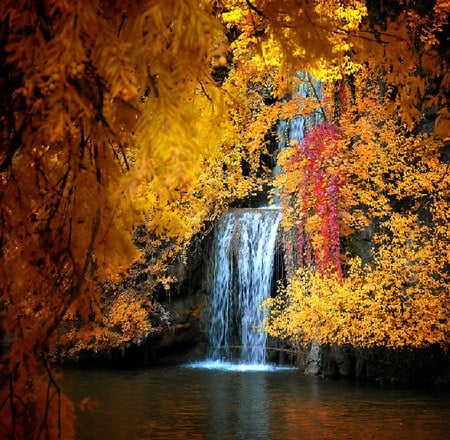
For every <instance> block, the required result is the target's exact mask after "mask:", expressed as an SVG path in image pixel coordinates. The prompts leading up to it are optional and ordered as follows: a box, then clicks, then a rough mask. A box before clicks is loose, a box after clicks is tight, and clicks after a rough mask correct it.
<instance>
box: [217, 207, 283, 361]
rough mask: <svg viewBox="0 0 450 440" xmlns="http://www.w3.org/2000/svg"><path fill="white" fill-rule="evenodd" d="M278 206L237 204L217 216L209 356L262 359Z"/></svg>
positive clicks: (278, 218)
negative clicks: (266, 303)
mask: <svg viewBox="0 0 450 440" xmlns="http://www.w3.org/2000/svg"><path fill="white" fill-rule="evenodd" d="M280 218H281V214H280V212H279V210H278V209H269V208H256V209H235V210H231V211H229V212H228V213H226V214H224V215H223V216H222V217H221V219H220V220H219V222H218V224H217V226H216V230H215V237H214V246H213V253H212V261H211V267H210V277H211V285H212V289H211V295H212V297H211V323H210V328H209V332H210V333H209V343H210V358H211V359H212V360H228V361H231V360H233V361H238V362H239V363H245V364H264V362H265V357H266V341H267V335H266V333H265V331H264V328H263V323H264V317H265V316H264V311H263V310H262V309H261V304H262V302H263V301H264V300H265V299H267V298H268V297H269V295H270V290H271V285H272V274H273V262H274V254H275V246H276V237H277V232H278V225H279V222H280Z"/></svg>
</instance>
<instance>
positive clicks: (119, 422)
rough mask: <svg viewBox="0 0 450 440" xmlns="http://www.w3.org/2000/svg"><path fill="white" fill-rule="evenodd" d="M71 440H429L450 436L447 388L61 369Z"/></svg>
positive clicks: (278, 374) (285, 376) (290, 375)
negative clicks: (73, 405) (85, 402)
mask: <svg viewBox="0 0 450 440" xmlns="http://www.w3.org/2000/svg"><path fill="white" fill-rule="evenodd" d="M63 386H64V388H65V389H66V391H67V393H68V394H69V395H70V396H71V397H72V398H73V399H74V400H75V401H77V402H80V401H81V399H82V398H83V397H84V396H86V395H89V396H91V397H93V398H94V399H97V400H98V401H99V406H98V407H97V408H96V409H95V411H94V412H93V413H79V414H78V420H77V423H76V428H77V439H78V440H87V439H105V440H106V439H108V440H128V439H130V440H135V439H137V440H139V439H142V440H144V439H145V440H147V439H148V440H150V439H162V440H164V439H174V440H176V439H190V440H191V439H194V440H195V439H245V440H252V439H283V440H286V439H383V440H385V439H386V440H391V439H392V440H394V439H395V440H403V439H404V440H410V439H419V440H422V439H423V440H426V439H430V440H436V439H445V438H448V436H449V432H450V420H449V419H450V391H449V390H419V391H412V390H406V389H393V388H379V387H376V386H362V385H350V384H346V383H343V382H332V381H328V382H325V381H323V380H322V379H320V378H316V377H305V376H302V375H301V374H300V373H299V372H297V371H292V370H291V371H269V372H230V371H217V370H201V369H188V368H167V369H151V370H132V371H123V370H122V371H116V370H68V371H66V372H65V375H64V385H63Z"/></svg>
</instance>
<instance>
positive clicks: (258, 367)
mask: <svg viewBox="0 0 450 440" xmlns="http://www.w3.org/2000/svg"><path fill="white" fill-rule="evenodd" d="M184 367H186V368H192V369H196V370H218V371H230V372H249V373H251V372H270V371H287V370H295V369H296V368H294V367H289V366H276V365H270V364H266V363H263V364H247V363H245V364H240V363H233V362H226V361H202V362H192V363H190V364H186V365H184Z"/></svg>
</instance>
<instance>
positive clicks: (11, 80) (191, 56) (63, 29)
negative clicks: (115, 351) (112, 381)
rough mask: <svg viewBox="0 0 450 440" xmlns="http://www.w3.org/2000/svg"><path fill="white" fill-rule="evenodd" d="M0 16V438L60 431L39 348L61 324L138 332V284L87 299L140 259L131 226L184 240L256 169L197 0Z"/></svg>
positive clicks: (15, 7) (12, 10)
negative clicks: (238, 137)
mask: <svg viewBox="0 0 450 440" xmlns="http://www.w3.org/2000/svg"><path fill="white" fill-rule="evenodd" d="M0 17H1V22H0V34H1V41H2V45H1V49H0V57H1V62H2V71H1V79H0V81H1V93H2V110H1V115H0V120H1V138H2V145H1V156H0V172H1V175H0V178H1V192H0V200H1V207H0V218H1V221H0V224H1V228H0V254H1V264H0V274H1V291H0V292H1V297H0V319H1V341H2V347H3V353H2V360H1V372H0V375H1V376H0V377H1V390H0V410H1V422H0V436H1V437H2V438H61V437H67V438H70V437H71V435H72V431H71V429H72V428H71V420H72V414H73V408H72V405H71V403H70V402H69V401H68V400H67V399H66V398H65V397H64V395H63V393H62V392H61V390H60V388H59V386H58V383H57V380H56V378H55V376H54V375H53V373H52V370H51V366H50V363H51V362H50V357H49V353H50V352H51V349H52V348H53V347H55V346H57V345H58V343H59V342H60V339H61V338H62V339H63V338H67V337H68V334H67V333H66V332H63V333H61V329H64V328H65V327H61V324H64V326H66V325H68V323H70V322H71V321H73V320H75V321H76V324H77V326H78V337H83V336H82V335H83V331H84V330H83V329H86V328H87V327H86V326H92V324H93V323H95V322H97V323H98V322H100V323H103V324H104V325H106V326H109V327H111V328H113V327H117V326H121V328H122V332H121V334H120V338H121V340H122V341H123V340H126V338H140V337H145V336H146V335H147V334H149V332H151V331H152V330H153V326H152V323H151V322H150V321H149V316H151V315H152V312H153V311H154V305H153V301H152V298H151V292H147V294H146V295H145V294H144V295H141V297H136V296H135V295H133V294H132V292H131V293H130V292H129V293H127V292H123V294H122V295H121V297H120V300H117V301H116V303H115V305H114V308H113V309H111V310H109V311H108V315H107V316H105V314H104V313H105V310H104V308H103V307H102V304H101V303H100V299H99V298H100V297H99V290H100V286H102V284H103V283H104V281H106V280H111V279H114V278H115V277H116V276H117V274H118V273H119V272H120V271H122V270H124V269H125V268H126V267H127V266H128V265H129V264H130V263H131V262H132V261H133V259H135V258H136V257H137V251H136V247H135V246H134V245H133V243H132V240H131V230H132V227H133V226H135V225H137V224H138V223H142V222H144V223H145V224H146V225H147V228H148V229H149V231H150V234H151V235H152V237H154V242H153V244H154V245H155V246H158V245H162V243H166V242H168V241H175V242H176V243H179V244H180V246H181V245H182V244H183V242H185V241H186V240H188V239H189V237H190V235H192V234H193V233H195V232H196V231H197V230H198V229H199V228H200V227H201V224H202V223H203V222H204V221H205V219H207V218H209V217H208V216H214V215H215V214H214V213H215V212H216V213H217V212H220V209H221V207H222V206H226V204H227V203H228V202H227V201H228V199H230V198H233V197H236V195H241V196H242V195H245V194H246V193H247V192H248V191H251V190H252V185H253V183H252V182H251V181H250V180H251V179H247V180H246V179H242V182H241V180H240V179H241V177H242V173H241V167H240V161H241V156H240V155H238V154H237V153H236V152H235V150H234V149H233V148H232V147H233V145H234V144H233V142H232V139H233V133H235V132H237V130H238V129H239V127H238V125H237V124H236V123H234V122H233V116H232V115H230V116H228V114H227V109H226V103H225V101H224V99H223V97H221V96H220V95H219V93H218V88H217V85H216V83H215V81H214V79H213V78H212V76H211V70H212V68H213V65H212V64H213V63H214V60H215V56H216V55H221V49H220V47H221V45H223V40H224V38H223V37H222V32H221V27H220V23H218V22H217V21H216V20H214V17H213V15H212V14H211V5H209V4H208V2H200V3H198V2H192V1H169V2H167V1H165V2H161V1H149V2H137V1H126V2H114V3H109V2H102V1H99V2H95V1H94V2H88V1H83V0H79V1H74V2H70V3H67V2H64V1H48V2H34V1H25V0H24V1H18V2H10V1H6V2H2V5H1V6H0ZM223 133H225V136H224V135H223ZM224 163H226V172H225V173H224V169H225V168H224ZM224 188H228V193H227V194H225V193H224V192H222V189H224ZM213 195H214V196H213ZM158 267H159V268H158ZM158 267H157V266H155V267H154V268H153V269H151V270H153V271H154V277H155V279H158V277H162V276H164V270H163V269H164V265H163V264H160V265H159V266H158ZM105 320H106V321H105ZM105 322H106V324H105ZM126 324H127V325H129V326H130V328H125V327H124V325H126ZM69 336H70V335H69ZM99 339H100V340H102V338H101V337H100V338H99ZM113 343H114V340H113V339H112V338H111V334H108V339H106V341H105V344H106V345H108V344H113Z"/></svg>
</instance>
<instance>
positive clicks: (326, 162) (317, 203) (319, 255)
mask: <svg viewBox="0 0 450 440" xmlns="http://www.w3.org/2000/svg"><path fill="white" fill-rule="evenodd" d="M337 140H338V131H337V128H336V127H335V126H334V125H331V124H329V123H327V122H325V123H323V124H322V125H319V126H318V127H315V128H313V129H311V130H310V131H309V132H308V133H307V134H306V135H305V137H304V138H303V142H302V143H301V144H298V145H295V146H294V147H293V148H295V149H296V152H295V153H294V154H293V155H292V157H291V160H290V162H289V163H288V164H287V167H286V168H287V170H286V171H287V172H289V171H291V170H295V171H296V173H295V178H297V179H299V182H298V184H297V191H298V192H297V194H296V195H295V196H296V201H297V205H298V206H297V208H298V210H299V234H298V254H299V263H300V265H308V264H309V263H310V259H311V256H310V248H311V247H312V249H313V255H314V262H315V265H316V266H317V268H318V269H319V271H324V270H325V269H328V268H330V267H333V268H334V269H335V270H336V271H337V272H338V274H339V276H341V265H340V261H339V253H340V244H339V213H338V195H339V188H340V179H339V175H338V173H337V172H338V170H337V168H336V164H335V163H334V162H335V158H336V153H337V145H338V143H337ZM312 216H316V217H318V219H316V221H314V222H313V223H314V224H315V225H316V227H315V228H314V229H316V230H314V231H312V230H311V227H310V226H309V227H308V223H309V225H310V224H311V222H308V218H310V219H311V217H312ZM312 233H315V234H319V235H320V240H316V241H315V240H314V238H313V237H312Z"/></svg>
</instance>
